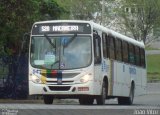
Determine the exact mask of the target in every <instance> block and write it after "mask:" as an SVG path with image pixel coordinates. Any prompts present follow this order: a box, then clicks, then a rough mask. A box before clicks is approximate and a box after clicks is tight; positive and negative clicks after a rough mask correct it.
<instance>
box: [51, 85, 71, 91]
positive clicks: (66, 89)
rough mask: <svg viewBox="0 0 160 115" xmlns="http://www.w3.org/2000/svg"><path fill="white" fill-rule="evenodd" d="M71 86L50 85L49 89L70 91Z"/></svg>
mask: <svg viewBox="0 0 160 115" xmlns="http://www.w3.org/2000/svg"><path fill="white" fill-rule="evenodd" d="M70 88H71V86H61V87H59V86H49V89H50V90H52V91H68V90H70Z"/></svg>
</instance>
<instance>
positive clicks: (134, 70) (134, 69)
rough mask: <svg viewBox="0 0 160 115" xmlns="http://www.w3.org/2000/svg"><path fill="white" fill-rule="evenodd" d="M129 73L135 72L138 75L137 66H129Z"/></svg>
mask: <svg viewBox="0 0 160 115" xmlns="http://www.w3.org/2000/svg"><path fill="white" fill-rule="evenodd" d="M129 73H130V74H133V75H136V68H133V67H130V68H129Z"/></svg>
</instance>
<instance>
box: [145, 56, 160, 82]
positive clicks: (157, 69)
mask: <svg viewBox="0 0 160 115" xmlns="http://www.w3.org/2000/svg"><path fill="white" fill-rule="evenodd" d="M147 75H148V82H156V81H160V54H158V55H147Z"/></svg>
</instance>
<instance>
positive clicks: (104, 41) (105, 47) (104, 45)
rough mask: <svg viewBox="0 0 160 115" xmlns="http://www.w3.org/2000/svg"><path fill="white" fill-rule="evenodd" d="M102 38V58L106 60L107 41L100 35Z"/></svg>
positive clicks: (103, 35)
mask: <svg viewBox="0 0 160 115" xmlns="http://www.w3.org/2000/svg"><path fill="white" fill-rule="evenodd" d="M102 38H103V57H104V58H107V39H106V35H105V34H102Z"/></svg>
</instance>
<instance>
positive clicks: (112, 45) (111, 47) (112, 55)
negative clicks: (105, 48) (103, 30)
mask: <svg viewBox="0 0 160 115" xmlns="http://www.w3.org/2000/svg"><path fill="white" fill-rule="evenodd" d="M109 39H110V42H109V43H110V45H109V56H110V58H111V59H115V38H114V37H111V36H109Z"/></svg>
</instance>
